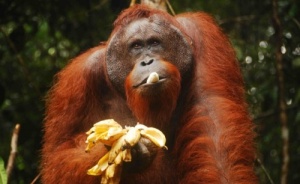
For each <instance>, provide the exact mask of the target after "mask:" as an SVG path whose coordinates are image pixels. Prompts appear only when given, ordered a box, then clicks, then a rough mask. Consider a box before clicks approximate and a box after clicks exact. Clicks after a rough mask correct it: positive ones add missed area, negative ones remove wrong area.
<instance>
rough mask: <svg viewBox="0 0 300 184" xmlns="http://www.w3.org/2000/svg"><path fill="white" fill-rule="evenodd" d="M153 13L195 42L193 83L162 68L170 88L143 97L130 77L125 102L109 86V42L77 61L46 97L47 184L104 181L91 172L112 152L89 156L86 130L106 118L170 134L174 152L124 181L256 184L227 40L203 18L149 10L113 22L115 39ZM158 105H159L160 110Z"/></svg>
mask: <svg viewBox="0 0 300 184" xmlns="http://www.w3.org/2000/svg"><path fill="white" fill-rule="evenodd" d="M154 14H155V15H156V14H157V15H158V16H161V17H164V18H165V19H167V20H168V21H169V22H170V23H171V24H172V25H174V26H175V27H177V28H178V29H179V30H181V32H183V35H186V36H187V37H188V38H189V39H190V40H191V41H192V43H191V45H192V47H193V66H192V71H191V73H190V75H189V78H186V79H182V78H181V77H180V74H179V72H178V69H176V67H174V66H173V65H171V64H168V62H165V63H164V64H165V65H167V69H168V71H169V73H171V76H172V77H173V81H172V82H170V83H169V84H168V85H167V86H168V90H167V91H166V92H165V93H163V94H155V95H153V96H151V97H149V96H147V98H143V94H142V93H140V92H139V91H138V90H129V87H128V86H131V85H132V81H131V79H130V75H129V76H127V79H126V82H125V84H124V85H125V88H126V95H127V101H126V99H125V97H124V96H122V95H119V94H118V93H117V92H116V91H115V90H114V89H113V87H112V86H111V84H110V81H109V80H108V76H107V71H106V64H105V57H106V55H105V52H106V47H107V46H106V45H105V44H104V45H101V46H98V47H96V48H93V49H91V50H89V51H87V52H85V53H84V54H82V55H81V56H79V57H77V58H75V59H74V60H73V61H72V62H71V63H70V64H69V65H68V66H67V67H66V68H65V69H64V70H62V71H61V72H60V73H59V74H58V75H57V82H56V83H55V85H54V86H53V88H52V90H51V91H50V93H49V96H48V102H47V108H46V117H45V135H44V146H43V150H42V163H41V167H42V171H41V172H42V182H43V183H45V184H48V183H60V184H64V183H73V184H74V183H99V182H100V181H99V177H94V176H89V175H87V174H86V171H87V169H88V168H90V167H92V166H93V165H94V164H95V163H96V162H97V160H98V159H99V158H100V157H101V156H102V155H104V154H105V153H106V152H107V150H106V148H105V147H104V146H103V145H97V146H96V147H95V148H94V149H92V151H91V153H85V152H84V150H85V146H86V144H85V143H84V141H85V139H86V135H85V131H87V130H88V129H89V128H90V127H91V126H92V125H93V123H95V122H97V121H100V120H103V119H107V118H114V119H115V120H116V121H117V122H119V123H122V125H133V124H134V123H135V122H136V121H140V122H145V123H146V124H148V125H150V126H155V127H159V128H161V129H162V130H163V131H164V133H165V134H166V135H167V144H168V147H169V150H168V151H166V150H159V151H158V153H157V155H156V157H155V158H154V160H153V163H152V164H151V165H150V167H149V168H148V169H146V170H144V171H138V172H136V173H126V172H124V173H122V179H121V183H126V184H128V183H146V184H147V183H149V184H150V183H183V184H186V183H188V184H191V183H197V184H200V183H215V184H220V183H228V184H235V183H236V184H240V183H243V184H250V183H251V184H253V183H257V179H256V176H255V173H254V171H253V162H254V159H255V148H254V144H253V139H254V135H255V134H254V132H253V124H252V123H251V121H250V118H249V115H248V112H247V105H246V102H245V99H244V95H245V91H244V86H243V80H242V76H241V72H240V69H239V66H238V63H237V61H236V59H235V53H234V50H233V48H232V46H231V44H230V42H229V41H228V39H227V38H226V36H225V35H224V34H223V33H222V31H221V30H220V28H219V27H218V26H217V25H216V23H215V22H214V20H213V19H212V18H211V17H210V16H209V15H207V14H205V13H187V14H181V15H178V16H176V17H172V16H170V15H168V14H166V13H164V12H160V11H158V10H153V9H149V8H147V7H144V6H134V7H132V8H129V9H127V10H125V11H124V12H123V13H122V14H121V15H120V16H119V18H118V19H117V20H116V22H115V29H114V30H113V32H112V36H113V35H114V33H115V32H116V31H117V30H119V29H122V28H123V27H124V26H125V25H127V24H129V23H130V22H132V21H134V20H137V19H140V18H143V17H144V18H147V17H151V16H152V15H154ZM108 42H109V41H108ZM175 99H177V100H175ZM158 101H159V102H160V104H162V105H161V106H156V105H155V104H156V102H158ZM128 107H129V108H128Z"/></svg>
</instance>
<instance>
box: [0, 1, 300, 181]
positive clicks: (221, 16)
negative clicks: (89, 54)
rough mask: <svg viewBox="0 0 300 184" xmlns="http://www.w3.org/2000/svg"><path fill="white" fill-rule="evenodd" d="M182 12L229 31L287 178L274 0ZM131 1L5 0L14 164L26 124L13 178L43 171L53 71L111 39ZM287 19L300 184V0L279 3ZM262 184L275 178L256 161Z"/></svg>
mask: <svg viewBox="0 0 300 184" xmlns="http://www.w3.org/2000/svg"><path fill="white" fill-rule="evenodd" d="M170 2H171V4H172V6H173V9H174V10H175V12H176V13H177V14H178V13H181V12H187V11H205V12H208V13H210V14H212V15H213V16H214V17H215V18H216V19H217V21H218V23H219V24H220V26H221V27H222V28H223V30H224V31H225V32H226V33H227V34H228V35H229V37H230V40H231V42H232V43H233V45H234V48H235V50H236V53H237V57H238V59H239V61H240V64H241V67H242V71H243V74H244V79H245V84H246V88H247V99H248V102H249V104H250V108H249V111H250V113H251V115H252V117H253V121H254V123H255V124H256V125H257V133H258V137H257V147H258V157H259V158H260V160H261V162H262V163H263V164H264V166H265V167H266V169H267V171H268V172H269V173H270V176H271V178H272V179H273V180H274V183H280V177H281V165H282V146H283V144H282V139H281V128H282V127H281V123H280V119H279V117H278V115H279V110H278V83H277V79H276V74H277V71H276V67H275V66H276V61H275V53H276V50H275V46H276V43H277V41H278V40H277V39H276V38H275V30H274V27H273V23H272V1H271V0H265V1H261V0H251V1H244V0H210V1H205V0H185V1H182V0H170ZM129 3H130V2H129V0H86V1H74V0H73V1H71V0H64V1H61V0H52V1H42V0H29V1H24V0H0V157H1V158H2V159H3V160H4V161H5V163H7V160H8V156H9V153H10V139H11V134H12V130H13V128H14V126H15V124H16V123H20V124H21V130H20V134H19V143H18V155H17V157H16V160H15V167H14V169H13V172H12V179H11V181H10V183H18V184H23V183H30V182H31V181H32V180H33V179H34V178H35V177H36V175H38V167H39V159H40V154H39V153H40V148H41V141H42V124H43V123H42V122H43V116H44V105H45V104H44V103H45V101H44V97H45V95H46V93H47V91H48V90H49V88H50V86H51V85H52V79H53V76H54V75H55V74H56V73H57V72H58V71H59V70H60V69H61V68H62V67H64V66H65V65H66V64H67V63H68V61H70V59H72V58H73V57H74V56H76V55H78V54H80V53H82V52H84V51H85V50H86V49H88V48H91V47H93V46H96V45H97V44H99V43H100V42H101V41H105V40H106V39H107V38H108V36H109V34H110V32H111V30H112V23H113V21H114V19H115V18H116V17H117V15H118V14H119V13H120V11H122V10H123V9H125V8H126V7H128V6H129ZM278 14H279V18H280V20H281V23H282V27H281V28H282V31H283V32H282V35H281V36H282V38H283V44H282V46H281V53H282V54H283V68H282V71H283V72H284V73H283V74H284V81H283V82H284V86H285V88H284V90H285V96H284V99H285V103H286V105H287V110H286V113H287V118H288V129H289V133H290V134H289V142H288V143H289V152H288V153H289V156H290V163H289V167H288V169H289V170H288V183H300V146H299V141H300V124H299V123H300V106H299V101H300V90H299V87H300V1H298V0H278ZM256 170H257V173H258V175H259V178H260V182H261V183H269V181H268V180H267V177H266V175H265V174H264V173H263V172H262V169H261V166H260V165H259V164H257V166H256Z"/></svg>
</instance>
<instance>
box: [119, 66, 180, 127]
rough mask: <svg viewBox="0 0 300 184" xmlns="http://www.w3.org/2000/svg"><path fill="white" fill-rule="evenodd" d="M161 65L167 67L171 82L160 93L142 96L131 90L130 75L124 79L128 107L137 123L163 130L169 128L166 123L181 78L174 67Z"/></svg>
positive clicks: (141, 93)
mask: <svg viewBox="0 0 300 184" xmlns="http://www.w3.org/2000/svg"><path fill="white" fill-rule="evenodd" d="M163 63H164V65H166V66H167V67H166V68H167V70H168V73H169V74H170V76H169V78H171V79H172V80H171V81H168V84H165V85H164V87H165V88H166V90H164V91H163V92H162V93H159V92H157V91H153V93H151V94H143V92H141V90H140V89H132V88H131V86H132V83H131V74H129V75H128V77H127V79H126V83H125V89H126V96H127V102H128V105H129V107H130V109H131V110H132V111H133V113H134V115H135V116H136V118H137V119H138V121H139V122H141V123H144V124H146V125H147V126H155V127H157V128H159V129H162V130H165V129H167V128H168V127H169V124H168V122H169V121H170V119H171V115H172V112H173V111H174V109H175V107H176V105H177V98H178V95H179V90H180V87H181V85H180V82H181V78H180V74H179V71H178V69H177V68H176V67H175V66H174V65H172V64H170V63H168V62H163ZM153 123H154V124H153Z"/></svg>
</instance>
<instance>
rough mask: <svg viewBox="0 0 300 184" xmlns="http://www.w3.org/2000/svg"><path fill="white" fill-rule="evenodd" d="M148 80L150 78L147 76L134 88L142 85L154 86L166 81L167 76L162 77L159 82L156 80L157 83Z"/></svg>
mask: <svg viewBox="0 0 300 184" xmlns="http://www.w3.org/2000/svg"><path fill="white" fill-rule="evenodd" d="M147 80H148V77H147V78H145V79H144V80H143V81H142V82H141V83H139V84H137V85H134V86H133V87H134V88H138V87H141V86H153V85H156V84H160V83H162V82H164V81H166V80H167V78H165V77H160V78H159V80H158V81H157V82H155V83H147Z"/></svg>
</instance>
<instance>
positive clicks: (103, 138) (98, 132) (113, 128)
mask: <svg viewBox="0 0 300 184" xmlns="http://www.w3.org/2000/svg"><path fill="white" fill-rule="evenodd" d="M86 133H87V134H88V136H87V139H86V143H87V147H86V152H89V150H90V149H91V148H92V147H94V145H95V144H96V143H98V142H101V143H103V144H105V145H108V146H111V149H110V150H109V152H108V153H106V154H105V155H104V156H103V157H102V158H101V159H100V160H99V161H98V163H97V164H96V165H95V166H93V167H92V168H91V169H89V170H88V171H87V174H89V175H95V176H96V175H101V177H102V178H101V183H103V184H118V183H119V182H120V179H121V170H122V163H123V162H131V160H132V155H131V148H132V147H133V146H134V145H136V144H137V143H138V141H139V140H140V138H141V137H145V138H148V139H149V140H150V141H152V142H153V143H154V144H155V145H156V146H157V147H160V148H163V147H165V148H166V146H165V143H166V137H165V136H164V134H163V133H162V132H161V131H160V130H158V129H156V128H152V127H147V126H145V125H142V124H139V123H138V124H137V125H136V126H135V127H125V128H124V129H123V128H122V126H121V125H120V124H118V123H117V122H115V121H114V120H113V119H108V120H103V121H99V122H97V123H95V124H94V126H93V127H92V128H91V129H90V130H89V131H87V132H86Z"/></svg>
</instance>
